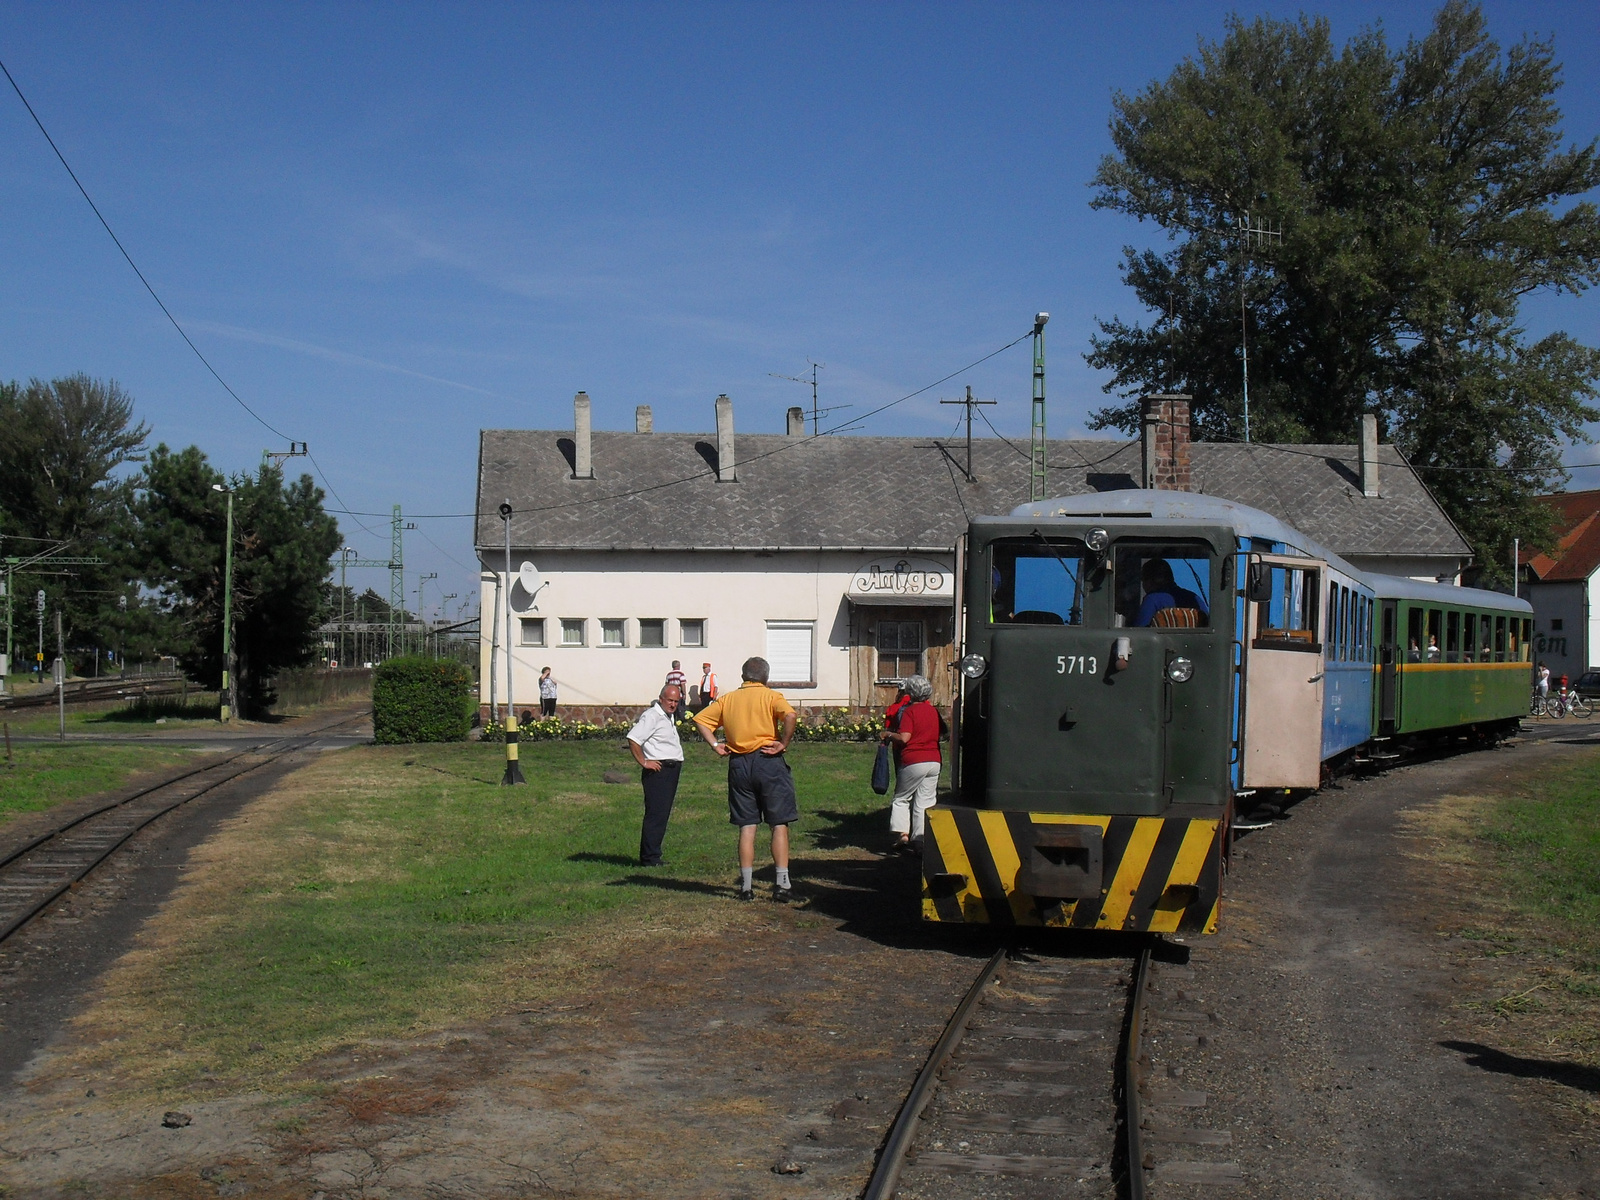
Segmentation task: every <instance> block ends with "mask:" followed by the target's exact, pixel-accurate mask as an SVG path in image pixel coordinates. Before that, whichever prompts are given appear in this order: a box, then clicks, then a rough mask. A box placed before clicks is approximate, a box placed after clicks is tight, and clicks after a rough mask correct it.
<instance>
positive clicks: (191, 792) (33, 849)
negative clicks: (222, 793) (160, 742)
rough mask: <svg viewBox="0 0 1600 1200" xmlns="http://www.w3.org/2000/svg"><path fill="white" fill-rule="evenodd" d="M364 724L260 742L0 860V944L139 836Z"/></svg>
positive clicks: (351, 717)
mask: <svg viewBox="0 0 1600 1200" xmlns="http://www.w3.org/2000/svg"><path fill="white" fill-rule="evenodd" d="M366 716H367V714H366V713H365V712H358V713H351V714H348V715H346V716H344V717H341V718H339V719H338V720H334V721H330V722H328V723H326V724H324V725H320V726H317V727H316V728H314V729H306V730H296V731H295V732H294V733H292V734H286V735H283V736H280V737H276V738H269V739H264V740H263V741H262V743H261V744H260V745H256V746H251V747H249V748H247V749H244V750H238V751H235V752H234V753H232V754H229V755H226V756H224V757H222V758H220V759H216V760H214V761H212V762H209V763H205V764H203V765H201V766H198V767H195V768H194V769H193V770H190V771H185V772H184V773H183V774H181V775H177V776H173V777H169V778H167V779H165V780H163V781H161V782H160V783H155V784H151V785H150V786H149V787H145V788H141V789H139V790H137V791H135V792H132V793H130V794H128V795H125V796H122V797H120V798H118V799H116V800H113V801H111V802H109V803H107V804H103V805H100V806H99V807H97V808H93V809H91V810H90V811H88V812H84V813H79V814H77V815H76V816H73V817H72V818H70V819H69V820H65V821H62V822H61V823H60V824H58V825H56V826H53V827H52V828H50V829H47V830H45V831H44V832H42V833H40V834H38V835H37V836H35V837H33V838H32V839H30V840H29V841H27V842H25V843H23V844H22V845H21V846H17V847H15V848H13V849H11V850H9V851H7V852H5V854H4V855H3V856H0V942H4V941H5V940H6V939H7V938H9V937H11V935H12V934H14V933H16V932H17V931H18V930H19V929H21V928H23V927H24V926H25V925H27V924H28V922H30V921H32V920H33V919H34V918H35V917H37V916H38V915H39V914H40V913H42V912H44V910H45V909H47V908H49V907H50V905H51V904H53V903H55V901H56V900H58V899H59V898H60V897H61V896H63V895H65V894H66V893H67V892H68V891H70V890H71V889H72V887H73V886H74V885H76V884H77V883H78V882H79V881H80V880H82V879H84V878H85V877H86V876H87V875H88V874H89V873H90V872H91V871H93V870H94V869H95V868H96V867H98V866H99V865H100V864H101V863H103V862H105V861H106V859H108V858H110V857H111V856H112V855H113V854H115V853H116V852H117V851H118V850H119V849H121V848H122V847H123V846H124V845H126V844H127V842H128V840H129V839H130V838H132V837H133V836H134V835H135V834H136V833H138V832H139V831H140V830H141V829H144V828H145V827H146V826H148V825H150V824H152V823H153V822H155V821H158V820H160V819H161V818H162V817H164V816H166V815H167V814H168V813H170V812H172V811H173V810H174V809H177V808H181V807H183V806H184V805H185V804H188V803H190V802H191V801H193V800H197V799H199V798H200V797H201V796H204V795H206V794H207V793H209V792H213V791H215V790H216V789H217V788H220V787H222V786H223V785H224V784H227V783H231V782H232V781H233V780H235V779H238V778H240V777H241V776H243V775H248V774H250V773H251V772H253V771H258V770H260V769H261V768H262V767H264V766H266V765H268V764H269V763H273V762H276V761H278V760H279V759H281V758H283V757H284V756H285V755H287V754H290V753H293V752H294V751H295V750H297V749H300V748H302V747H304V746H305V745H307V744H308V743H309V742H310V741H313V740H315V739H316V738H317V737H320V736H322V735H324V734H327V733H331V732H332V731H333V730H335V729H338V728H339V727H340V726H342V725H349V724H351V723H353V722H355V721H360V720H364V719H365V718H366Z"/></svg>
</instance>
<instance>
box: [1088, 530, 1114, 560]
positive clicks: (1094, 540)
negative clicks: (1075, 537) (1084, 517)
mask: <svg viewBox="0 0 1600 1200" xmlns="http://www.w3.org/2000/svg"><path fill="white" fill-rule="evenodd" d="M1083 544H1084V545H1085V546H1087V547H1089V549H1091V550H1093V551H1094V552H1095V553H1096V554H1099V553H1100V551H1102V550H1104V549H1105V548H1106V547H1107V546H1109V545H1110V544H1111V535H1110V534H1109V533H1107V532H1106V531H1105V530H1104V529H1091V530H1089V532H1088V533H1087V534H1085V535H1084V538H1083Z"/></svg>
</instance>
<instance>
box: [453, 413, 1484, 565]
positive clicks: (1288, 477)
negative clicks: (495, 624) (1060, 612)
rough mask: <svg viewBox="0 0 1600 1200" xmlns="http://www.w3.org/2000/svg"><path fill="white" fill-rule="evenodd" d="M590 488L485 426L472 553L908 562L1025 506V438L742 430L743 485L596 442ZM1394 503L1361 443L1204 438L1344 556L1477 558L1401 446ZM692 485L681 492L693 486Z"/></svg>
mask: <svg viewBox="0 0 1600 1200" xmlns="http://www.w3.org/2000/svg"><path fill="white" fill-rule="evenodd" d="M592 447H593V450H592V454H593V465H594V476H595V477H594V478H593V479H592V480H575V479H573V478H571V475H572V466H571V461H572V460H571V454H572V433H571V432H570V431H567V430H518V429H486V430H483V431H482V433H481V435H480V443H479V469H478V504H477V508H478V513H479V517H478V522H477V539H476V540H477V544H478V545H480V546H483V547H486V548H491V547H494V546H497V545H499V544H500V543H501V539H502V536H503V535H502V532H501V527H500V518H499V516H498V515H497V513H496V509H497V507H498V506H499V504H500V502H501V501H502V500H503V499H509V500H510V501H511V504H512V507H513V508H514V509H515V510H516V514H515V516H514V517H513V518H512V541H513V543H514V545H515V546H516V547H517V548H519V549H566V548H572V549H593V550H644V549H660V550H664V549H685V548H696V549H718V548H731V549H777V548H781V547H806V548H849V549H875V550H889V549H898V550H907V549H912V548H916V547H921V548H925V549H932V548H935V547H948V546H953V545H954V544H955V539H956V536H957V534H958V533H960V532H961V531H963V530H964V529H965V527H966V521H967V518H968V517H971V516H993V515H996V514H1000V513H1006V512H1009V511H1010V510H1011V509H1012V508H1013V507H1015V506H1016V505H1018V504H1020V503H1023V502H1024V501H1026V500H1027V499H1028V459H1027V447H1026V444H1025V443H1023V444H1018V445H1015V446H1014V445H1012V444H1010V443H1007V442H1004V441H1001V440H999V439H996V438H982V439H974V442H973V448H972V464H973V474H974V475H975V476H976V482H973V483H968V482H967V481H966V479H965V478H964V477H963V475H962V472H961V470H960V467H959V466H958V465H957V464H958V463H962V464H964V462H965V445H964V443H962V442H960V441H957V442H953V443H948V444H947V448H948V450H949V457H947V456H946V455H945V454H944V453H942V452H941V451H940V450H939V448H938V447H936V446H935V445H934V442H933V439H928V438H911V437H855V436H848V435H837V436H832V437H822V438H817V439H805V438H792V437H785V436H781V435H773V434H739V435H738V438H737V443H736V447H735V451H736V457H737V460H738V462H737V465H736V472H737V475H738V482H737V483H726V484H719V483H717V482H716V479H715V475H714V466H715V463H716V437H715V435H713V434H692V433H653V434H652V433H612V432H602V431H597V432H595V433H594V435H593V441H592ZM1379 455H1380V463H1381V465H1380V489H1381V491H1382V495H1381V496H1380V497H1378V498H1375V499H1371V500H1369V499H1366V498H1364V497H1363V496H1362V495H1361V485H1360V473H1359V466H1358V459H1357V450H1356V448H1355V447H1354V446H1292V447H1272V446H1264V445H1255V446H1241V445H1232V444H1226V443H1217V442H1197V443H1195V444H1194V445H1193V447H1192V462H1193V466H1194V484H1195V490H1196V491H1201V492H1206V493H1208V494H1211V495H1216V496H1222V497H1225V498H1227V499H1230V500H1235V501H1238V502H1240V503H1242V504H1248V505H1250V506H1252V507H1254V508H1260V509H1263V510H1265V511H1266V512H1270V513H1273V514H1274V515H1276V516H1278V517H1280V518H1282V519H1283V520H1285V521H1287V522H1288V523H1289V524H1291V525H1293V526H1295V527H1296V528H1298V529H1302V530H1304V531H1305V532H1306V533H1307V534H1309V535H1310V536H1311V537H1313V538H1315V539H1316V540H1318V541H1320V542H1322V543H1323V544H1324V545H1327V546H1328V547H1329V548H1330V549H1333V550H1335V551H1337V552H1339V553H1340V554H1345V555H1352V554H1353V555H1367V554H1382V555H1447V556H1448V555H1455V556H1459V557H1462V558H1465V557H1466V556H1467V555H1468V554H1469V553H1470V551H1469V550H1468V547H1467V545H1466V543H1465V542H1464V541H1463V540H1462V539H1461V535H1460V534H1459V533H1458V532H1457V531H1456V529H1455V527H1454V526H1453V525H1452V524H1451V523H1450V521H1449V519H1448V518H1447V517H1446V516H1445V515H1444V513H1443V512H1442V511H1441V510H1440V509H1439V506H1438V505H1437V504H1436V503H1435V502H1434V501H1433V499H1432V497H1431V496H1429V494H1428V492H1427V490H1426V489H1425V488H1424V487H1423V486H1422V483H1421V481H1420V480H1419V479H1418V477H1417V476H1416V474H1415V473H1414V472H1413V471H1411V469H1410V468H1409V467H1407V466H1406V465H1405V462H1404V460H1403V459H1402V458H1401V457H1400V454H1399V452H1398V451H1397V450H1396V449H1395V448H1394V447H1392V446H1382V447H1380V449H1379ZM1049 463H1050V475H1049V487H1048V489H1047V491H1046V495H1049V496H1067V495H1077V494H1080V493H1084V492H1095V491H1112V490H1116V489H1119V488H1128V487H1135V486H1137V479H1138V476H1139V473H1140V450H1139V443H1138V442H1136V441H1132V442H1119V441H1052V442H1051V443H1050V445H1049ZM680 481H681V482H680Z"/></svg>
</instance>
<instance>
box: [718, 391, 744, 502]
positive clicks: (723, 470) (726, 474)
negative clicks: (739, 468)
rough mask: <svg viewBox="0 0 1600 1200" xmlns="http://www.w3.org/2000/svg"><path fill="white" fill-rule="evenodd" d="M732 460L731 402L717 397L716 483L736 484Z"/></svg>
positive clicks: (737, 479) (723, 397)
mask: <svg viewBox="0 0 1600 1200" xmlns="http://www.w3.org/2000/svg"><path fill="white" fill-rule="evenodd" d="M738 481H739V477H738V476H737V475H736V474H735V473H734V460H733V401H732V400H729V399H728V397H727V396H726V395H721V396H718V397H717V482H718V483H737V482H738Z"/></svg>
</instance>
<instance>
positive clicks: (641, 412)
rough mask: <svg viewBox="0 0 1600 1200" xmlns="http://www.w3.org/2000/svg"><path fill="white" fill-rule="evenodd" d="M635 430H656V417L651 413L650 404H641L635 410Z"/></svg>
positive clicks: (650, 431)
mask: <svg viewBox="0 0 1600 1200" xmlns="http://www.w3.org/2000/svg"><path fill="white" fill-rule="evenodd" d="M633 431H634V432H635V433H654V432H655V431H656V422H655V418H654V417H652V416H651V415H650V406H649V405H648V404H641V405H639V406H638V407H637V408H635V409H634V410H633Z"/></svg>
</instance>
